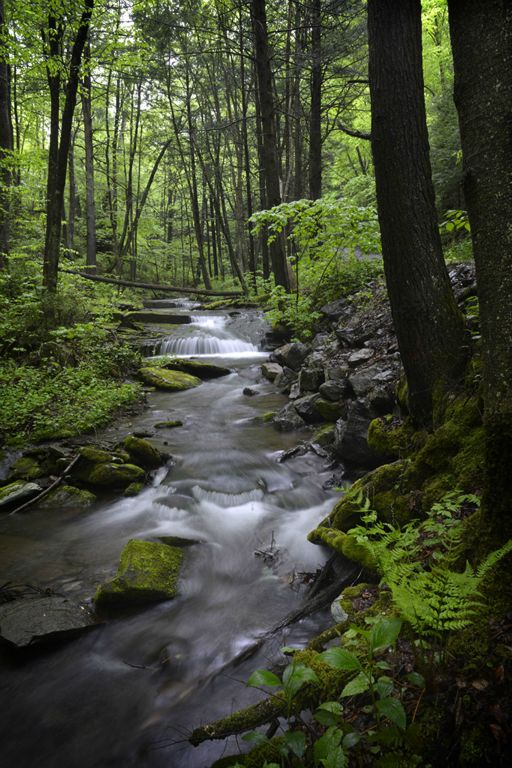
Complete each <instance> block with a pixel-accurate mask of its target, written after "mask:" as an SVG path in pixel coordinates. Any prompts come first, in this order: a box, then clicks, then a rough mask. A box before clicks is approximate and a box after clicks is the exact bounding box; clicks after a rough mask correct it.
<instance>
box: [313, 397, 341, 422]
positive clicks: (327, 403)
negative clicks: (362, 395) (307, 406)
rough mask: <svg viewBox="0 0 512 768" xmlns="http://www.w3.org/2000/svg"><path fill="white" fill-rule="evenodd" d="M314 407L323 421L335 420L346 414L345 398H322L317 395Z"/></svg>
mask: <svg viewBox="0 0 512 768" xmlns="http://www.w3.org/2000/svg"><path fill="white" fill-rule="evenodd" d="M315 408H316V410H317V411H318V413H319V414H320V416H321V417H322V419H325V421H333V422H334V421H337V420H338V419H342V418H344V417H345V416H346V415H347V408H348V406H347V402H346V400H324V399H323V398H322V397H319V398H318V400H317V401H316V402H315Z"/></svg>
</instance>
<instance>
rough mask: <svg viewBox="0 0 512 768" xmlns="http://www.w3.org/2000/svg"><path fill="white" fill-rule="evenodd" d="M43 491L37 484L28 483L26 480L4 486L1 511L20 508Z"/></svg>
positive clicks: (0, 500)
mask: <svg viewBox="0 0 512 768" xmlns="http://www.w3.org/2000/svg"><path fill="white" fill-rule="evenodd" d="M42 490H43V489H42V488H41V486H40V485H38V484H37V483H26V482H25V481H24V480H16V482H14V483H9V484H8V485H4V486H3V487H2V488H0V510H2V509H9V508H10V507H14V506H18V504H22V503H23V502H24V501H28V500H29V499H32V498H33V497H34V496H37V494H38V493H41V491H42Z"/></svg>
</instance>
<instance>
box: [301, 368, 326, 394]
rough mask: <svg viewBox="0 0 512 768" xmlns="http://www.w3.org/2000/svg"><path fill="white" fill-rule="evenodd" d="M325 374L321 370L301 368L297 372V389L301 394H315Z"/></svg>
mask: <svg viewBox="0 0 512 768" xmlns="http://www.w3.org/2000/svg"><path fill="white" fill-rule="evenodd" d="M324 378H325V374H324V372H323V370H322V368H309V367H308V368H301V369H300V372H299V387H300V391H301V392H302V393H304V392H317V391H318V388H319V386H320V385H321V384H322V383H323V381H324Z"/></svg>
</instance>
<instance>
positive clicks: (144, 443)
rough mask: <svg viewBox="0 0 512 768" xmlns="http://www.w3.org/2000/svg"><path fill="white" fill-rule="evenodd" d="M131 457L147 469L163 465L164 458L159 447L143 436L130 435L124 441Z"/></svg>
mask: <svg viewBox="0 0 512 768" xmlns="http://www.w3.org/2000/svg"><path fill="white" fill-rule="evenodd" d="M122 445H123V448H125V449H126V451H127V452H128V454H129V456H130V459H132V461H134V462H136V463H137V465H140V466H141V467H144V468H145V469H156V468H157V467H159V466H161V464H162V458H161V456H160V454H159V452H158V451H157V449H156V448H155V447H154V446H152V445H151V443H150V442H149V441H148V440H144V438H142V437H134V436H133V435H129V436H128V437H125V439H124V440H123V442H122Z"/></svg>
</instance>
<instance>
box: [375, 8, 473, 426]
mask: <svg viewBox="0 0 512 768" xmlns="http://www.w3.org/2000/svg"><path fill="white" fill-rule="evenodd" d="M368 35H369V75H370V94H371V107H372V129H371V137H372V150H373V159H374V164H375V179H376V185H377V201H378V210H379V221H380V227H381V234H382V253H383V257H384V269H385V273H386V282H387V286H388V293H389V299H390V303H391V311H392V315H393V321H394V325H395V331H396V334H397V338H398V344H399V348H400V354H401V356H402V362H403V365H404V369H405V374H406V377H407V383H408V388H409V407H410V411H411V414H412V416H413V418H414V420H415V421H416V422H417V423H418V424H422V425H425V424H426V425H428V424H429V423H430V422H431V421H432V410H433V405H432V400H433V394H434V392H435V391H436V390H437V389H440V388H443V387H445V386H447V385H449V384H450V382H452V381H454V380H455V379H457V378H458V377H459V376H460V374H461V372H462V370H463V367H464V362H465V359H466V357H467V352H468V349H467V340H466V336H465V331H464V325H463V320H462V316H461V314H460V312H459V311H458V307H457V304H456V302H455V298H454V296H453V293H452V290H451V286H450V281H449V277H448V273H447V270H446V266H445V263H444V260H443V254H442V248H441V241H440V237H439V230H438V224H437V216H436V209H435V201H434V189H433V184H432V173H431V167H430V158H429V145H428V135H427V125H426V116H425V102H424V96H423V90H424V83H423V70H422V50H421V2H420V0H401V2H396V0H369V2H368Z"/></svg>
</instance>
